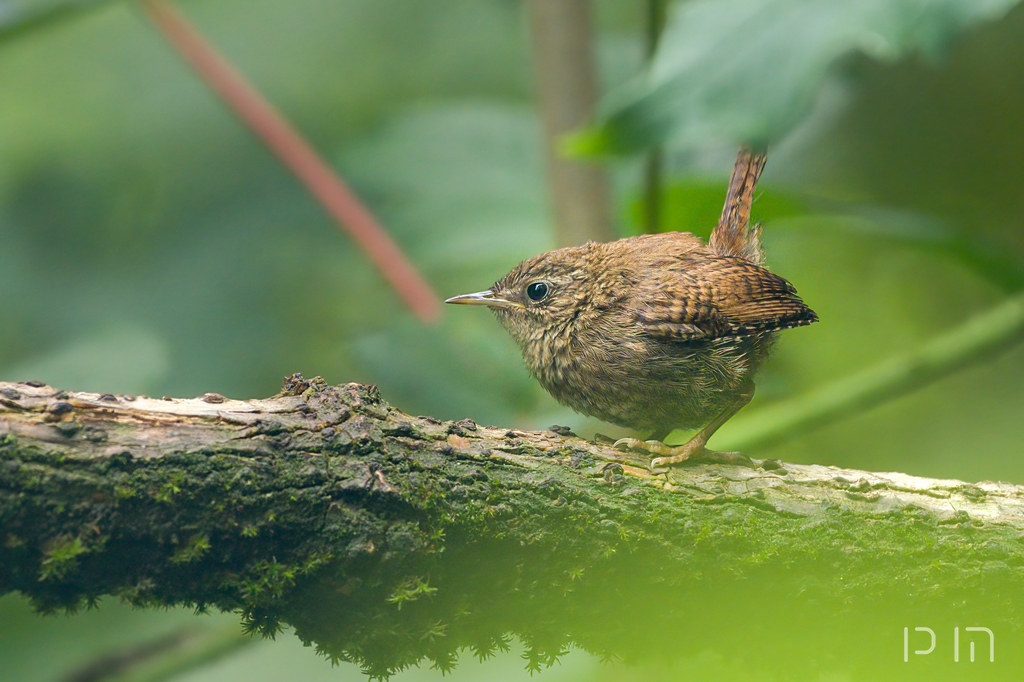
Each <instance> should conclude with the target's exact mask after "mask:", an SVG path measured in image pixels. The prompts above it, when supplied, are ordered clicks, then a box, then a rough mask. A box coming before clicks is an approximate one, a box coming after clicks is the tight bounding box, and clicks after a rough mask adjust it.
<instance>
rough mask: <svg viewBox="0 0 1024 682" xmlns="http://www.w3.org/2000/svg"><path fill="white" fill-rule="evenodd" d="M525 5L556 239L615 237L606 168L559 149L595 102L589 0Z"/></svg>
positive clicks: (565, 241) (541, 0) (540, 0)
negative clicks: (570, 155) (582, 160)
mask: <svg viewBox="0 0 1024 682" xmlns="http://www.w3.org/2000/svg"><path fill="white" fill-rule="evenodd" d="M526 4H527V7H528V10H529V15H530V33H531V34H532V41H533V62H534V70H535V73H536V80H537V92H538V97H539V101H540V109H541V118H542V120H543V125H544V146H545V149H546V152H547V159H548V186H549V187H550V193H551V198H552V202H553V203H554V209H555V221H556V224H557V228H556V229H557V234H558V241H559V244H560V245H562V246H568V245H573V244H582V243H583V242H585V241H587V240H589V239H595V240H599V241H607V240H610V239H614V237H615V233H614V230H613V229H612V224H611V219H610V216H609V208H608V206H609V192H608V178H607V175H606V173H605V172H604V170H603V169H602V168H600V167H598V166H596V165H593V164H588V163H585V162H581V161H577V160H570V159H566V158H564V157H563V156H562V155H561V154H560V153H559V149H558V145H559V140H560V139H561V137H562V136H563V135H564V134H565V133H567V132H569V131H571V130H574V129H576V128H578V127H579V126H581V125H583V124H585V123H587V122H588V121H589V120H590V119H591V118H592V117H593V114H594V104H595V102H596V101H597V77H596V73H595V68H594V55H593V41H592V31H591V21H590V5H589V0H527V3H526Z"/></svg>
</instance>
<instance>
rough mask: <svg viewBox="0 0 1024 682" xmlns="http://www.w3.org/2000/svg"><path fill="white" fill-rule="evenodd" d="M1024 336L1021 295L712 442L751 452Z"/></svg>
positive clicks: (759, 414) (743, 420) (747, 417)
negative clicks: (914, 348)
mask: <svg viewBox="0 0 1024 682" xmlns="http://www.w3.org/2000/svg"><path fill="white" fill-rule="evenodd" d="M1022 341H1024V294H1018V295H1017V296H1014V297H1012V298H1010V299H1007V300H1006V301H1004V302H1003V303H1001V304H999V305H997V306H995V307H994V308H992V309H990V310H988V311H987V312H984V313H982V314H980V315H978V316H976V317H973V318H971V319H970V320H968V321H967V322H965V323H964V324H962V325H960V326H959V327H957V328H955V329H953V330H952V331H949V332H946V333H945V334H942V335H940V336H938V337H936V338H934V339H932V340H931V341H928V342H926V343H925V344H923V345H922V346H920V347H919V348H917V349H916V350H913V351H910V352H909V353H906V354H903V355H898V356H896V357H893V358H890V359H888V360H886V361H885V362H882V363H880V364H878V365H875V366H874V367H871V368H869V369H866V370H864V371H861V372H858V373H857V374H854V375H852V376H849V377H846V378H844V379H840V380H838V381H835V382H832V383H830V384H826V385H824V386H822V387H821V388H817V389H814V390H812V391H808V392H807V393H805V394H803V395H801V396H797V397H796V398H793V399H791V400H786V401H783V402H779V403H776V404H774V405H769V406H766V407H763V408H761V409H758V410H753V411H751V412H750V413H749V414H744V415H740V416H738V417H737V418H736V419H733V420H732V421H731V422H730V423H729V427H728V430H727V431H725V430H724V431H723V433H722V434H721V436H720V437H719V438H718V439H717V440H716V443H715V445H716V447H724V448H726V449H738V450H746V451H756V450H759V449H762V448H765V447H768V446H770V445H775V444H777V443H780V442H783V441H786V440H790V439H792V438H794V437H796V436H799V435H802V434H805V433H807V432H808V431H810V430H811V429H816V428H821V427H823V426H827V425H829V424H833V423H835V422H839V421H842V420H845V419H849V418H850V417H853V416H854V415H857V414H859V413H861V412H864V411H866V410H868V409H871V408H873V407H877V406H878V405H881V404H883V403H885V402H888V401H890V400H895V399H896V398H899V397H901V396H904V395H906V394H908V393H910V392H911V391H915V390H917V389H919V388H921V387H923V386H927V385H928V384H931V383H934V382H936V381H938V380H939V379H942V378H944V377H946V376H948V375H950V374H952V373H953V372H956V371H959V370H961V369H964V368H966V367H970V366H972V365H974V364H977V363H978V362H981V361H983V360H987V359H988V358H990V357H991V356H992V355H993V354H995V353H998V352H1000V351H1003V350H1006V349H1007V348H1009V347H1011V346H1013V345H1016V344H1018V343H1021V342H1022Z"/></svg>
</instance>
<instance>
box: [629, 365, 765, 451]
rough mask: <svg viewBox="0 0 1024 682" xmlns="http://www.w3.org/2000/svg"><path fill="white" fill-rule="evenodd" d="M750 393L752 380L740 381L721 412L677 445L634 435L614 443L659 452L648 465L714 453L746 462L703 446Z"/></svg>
mask: <svg viewBox="0 0 1024 682" xmlns="http://www.w3.org/2000/svg"><path fill="white" fill-rule="evenodd" d="M753 397H754V384H753V382H747V383H746V384H744V385H743V387H742V388H741V390H740V392H739V393H738V394H737V395H736V398H735V399H734V400H733V402H731V403H730V404H729V405H728V406H727V407H726V408H725V409H724V410H722V412H721V413H720V414H719V415H718V416H717V417H715V418H714V419H713V420H712V421H711V423H710V424H708V425H707V426H705V427H704V428H703V429H701V430H700V431H699V432H697V433H696V434H695V435H694V436H693V438H691V439H690V440H688V441H687V442H685V443H683V444H682V445H678V446H670V445H665V444H664V443H662V442H661V441H660V440H648V441H640V440H637V439H636V438H622V439H620V440H617V441H616V442H615V446H616V447H623V448H624V449H636V450H646V451H647V452H649V453H651V454H652V455H660V456H659V457H655V458H654V459H652V460H651V469H656V468H657V467H661V466H665V465H667V464H678V463H679V462H685V461H686V460H688V459H696V458H700V457H706V456H708V455H716V456H718V457H719V458H721V459H724V460H725V461H738V462H741V463H743V462H749V458H747V457H746V455H743V454H742V453H739V452H734V453H732V452H731V453H725V452H713V451H711V450H708V449H707V448H706V447H705V446H706V445H707V443H708V441H709V440H710V439H711V436H713V435H714V433H715V431H717V430H718V429H719V428H721V426H722V424H724V423H725V422H727V421H729V420H730V419H732V417H733V415H735V414H736V413H737V412H739V411H740V410H741V409H743V408H744V407H745V406H746V405H747V403H749V402H750V400H751V398H753Z"/></svg>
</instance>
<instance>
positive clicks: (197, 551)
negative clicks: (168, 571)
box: [171, 535, 210, 564]
mask: <svg viewBox="0 0 1024 682" xmlns="http://www.w3.org/2000/svg"><path fill="white" fill-rule="evenodd" d="M208 551H210V538H208V537H206V536H205V535H195V536H193V537H192V539H190V540H189V541H188V544H186V545H185V546H184V547H181V548H179V549H178V550H177V551H176V552H175V553H174V554H173V555H172V556H171V563H172V564H190V563H192V562H193V561H198V560H199V559H201V558H202V557H203V555H205V554H206V553H207V552H208Z"/></svg>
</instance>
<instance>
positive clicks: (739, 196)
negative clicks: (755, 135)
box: [708, 147, 768, 265]
mask: <svg viewBox="0 0 1024 682" xmlns="http://www.w3.org/2000/svg"><path fill="white" fill-rule="evenodd" d="M767 160H768V158H767V156H765V153H764V150H757V151H755V150H753V149H750V148H747V147H744V148H743V149H741V150H740V153H739V155H737V157H736V165H735V166H734V167H733V169H732V178H731V179H730V180H729V193H728V194H727V195H726V197H725V208H723V209H722V218H721V219H720V220H719V221H718V225H717V226H716V227H715V229H714V230H713V231H712V232H711V239H709V240H708V246H709V247H710V249H711V252H712V253H716V254H718V255H720V256H739V257H740V258H746V259H747V260H749V261H751V262H752V263H757V264H758V265H760V264H761V263H762V262H763V261H764V252H763V251H762V250H761V226H760V225H759V224H758V225H751V224H750V207H751V204H753V203H754V188H755V187H756V186H757V180H758V178H760V177H761V171H762V170H764V164H765V162H766V161H767Z"/></svg>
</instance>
